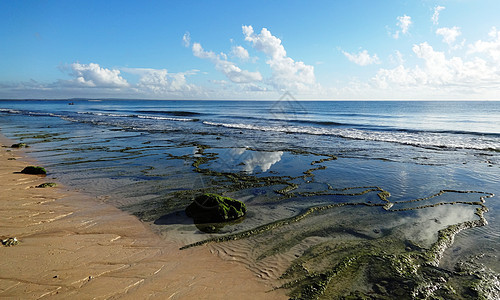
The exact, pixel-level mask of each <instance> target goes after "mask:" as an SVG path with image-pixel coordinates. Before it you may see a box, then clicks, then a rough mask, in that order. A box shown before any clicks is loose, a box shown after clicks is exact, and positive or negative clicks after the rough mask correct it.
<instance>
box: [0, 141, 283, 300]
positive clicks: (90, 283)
mask: <svg viewBox="0 0 500 300" xmlns="http://www.w3.org/2000/svg"><path fill="white" fill-rule="evenodd" d="M12 143H13V142H12V141H9V140H7V139H5V138H4V137H3V136H0V145H2V147H1V148H0V238H1V239H6V238H9V237H16V238H17V239H18V240H19V241H20V243H19V244H18V245H15V246H11V247H4V246H0V297H10V298H23V299H39V298H50V299H52V298H56V299H58V298H61V299H67V298H69V297H76V298H94V299H104V298H125V299H128V298H130V299H229V298H231V299H286V298H287V297H286V295H285V291H284V290H275V291H272V292H270V291H271V290H272V286H271V285H270V283H269V282H266V281H263V280H262V279H259V278H257V276H256V275H255V274H253V273H252V272H251V271H250V270H248V269H246V267H245V266H244V265H243V264H242V263H239V262H235V261H230V260H229V261H228V260H222V259H220V258H219V257H217V256H216V255H214V254H211V252H210V250H209V249H210V248H209V247H205V246H203V247H196V248H191V249H187V250H183V251H180V250H179V247H181V246H182V245H183V244H182V242H180V241H179V240H178V239H176V238H175V237H172V238H169V237H168V236H167V238H166V239H164V238H160V237H159V236H157V235H156V234H154V233H153V232H152V231H151V230H150V229H149V227H147V226H146V225H145V224H143V223H142V222H140V221H139V220H138V219H137V218H135V217H134V216H131V215H129V214H127V213H125V212H123V211H121V210H119V209H117V208H115V207H113V206H110V205H107V204H105V203H102V202H99V201H97V200H96V199H93V198H91V197H89V196H86V195H82V194H78V193H75V192H72V191H68V190H67V189H65V188H64V187H61V186H60V185H59V186H58V187H55V188H35V186H37V185H39V184H41V183H44V182H54V179H52V178H50V170H48V171H49V176H47V177H45V176H39V175H26V174H21V173H19V171H21V170H22V169H23V168H24V167H25V166H27V165H31V164H35V165H36V163H35V162H33V161H30V160H29V158H27V157H24V155H23V150H22V149H10V148H8V147H6V146H10V145H11V144H12ZM9 150H10V151H9ZM13 158H15V160H13Z"/></svg>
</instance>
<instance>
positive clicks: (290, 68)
mask: <svg viewBox="0 0 500 300" xmlns="http://www.w3.org/2000/svg"><path fill="white" fill-rule="evenodd" d="M242 30H243V34H244V36H245V40H246V41H248V42H250V43H252V47H253V48H255V49H256V50H258V51H261V52H263V53H264V54H266V56H267V57H268V60H267V61H266V63H267V64H268V65H269V66H270V68H271V70H272V77H271V78H270V79H269V83H270V84H271V85H272V86H273V87H275V88H276V89H279V90H293V91H308V90H311V89H312V88H315V87H317V86H318V85H317V84H316V78H315V76H314V67H313V66H310V65H306V64H305V63H304V62H302V61H294V60H293V59H292V58H290V57H288V56H287V53H286V51H285V48H284V47H283V45H282V44H281V40H280V39H279V38H277V37H275V36H273V35H272V34H271V32H270V31H269V30H267V29H266V28H262V30H261V32H260V33H259V34H256V33H255V32H254V29H253V27H252V26H242Z"/></svg>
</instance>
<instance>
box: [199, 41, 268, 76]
mask: <svg viewBox="0 0 500 300" xmlns="http://www.w3.org/2000/svg"><path fill="white" fill-rule="evenodd" d="M192 50H193V55H194V56H196V57H199V58H203V59H208V60H210V61H212V63H214V65H215V68H216V69H217V70H218V71H220V72H222V73H223V74H224V75H226V77H227V78H228V79H229V80H231V81H232V82H235V83H251V82H257V81H261V80H262V75H261V74H260V73H259V72H250V71H247V70H242V69H240V68H239V67H238V66H237V65H236V64H235V63H233V62H231V61H228V60H227V55H226V54H224V53H220V54H215V53H214V52H212V51H205V50H204V49H203V47H202V46H201V44H199V43H194V44H193V47H192Z"/></svg>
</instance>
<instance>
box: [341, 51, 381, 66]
mask: <svg viewBox="0 0 500 300" xmlns="http://www.w3.org/2000/svg"><path fill="white" fill-rule="evenodd" d="M342 53H344V55H345V57H347V59H349V60H350V61H352V62H353V63H355V64H357V65H360V66H367V65H371V64H379V63H380V59H379V58H378V56H377V54H373V56H370V54H368V51H367V50H363V51H361V52H359V53H357V54H356V53H349V52H346V51H342Z"/></svg>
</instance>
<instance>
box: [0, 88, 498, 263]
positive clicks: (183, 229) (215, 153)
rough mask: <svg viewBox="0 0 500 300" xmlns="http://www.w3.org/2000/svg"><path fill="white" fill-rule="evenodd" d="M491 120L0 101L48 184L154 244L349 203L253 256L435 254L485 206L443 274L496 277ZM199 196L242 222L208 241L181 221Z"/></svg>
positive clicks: (328, 109)
mask: <svg viewBox="0 0 500 300" xmlns="http://www.w3.org/2000/svg"><path fill="white" fill-rule="evenodd" d="M69 104H71V105H69ZM499 116H500V102H490V101H481V102H480V101H477V102H452V101H450V102H439V101H428V102H427V101H426V102H424V101H413V102H408V101H394V102H388V101H386V102H384V101H369V102H364V101H359V102H358V101H352V102H350V101H296V100H295V99H293V98H292V97H284V98H282V99H280V100H276V101H147V100H102V101H101V100H97V101H96V100H92V101H89V100H75V101H73V102H72V103H69V101H62V100H59V101H20V100H12V101H0V129H1V132H2V133H3V134H4V135H6V136H7V137H9V138H11V139H13V140H16V141H19V142H24V143H27V144H28V145H29V146H30V147H29V148H28V149H27V150H26V151H27V152H28V153H29V154H30V155H32V156H34V157H35V158H37V159H38V160H39V161H40V163H41V164H43V165H44V166H45V167H46V168H47V169H48V171H49V177H50V178H57V180H59V181H60V182H63V183H64V184H66V185H67V186H69V187H71V188H73V189H76V190H79V191H81V192H84V193H89V194H91V195H93V196H95V197H96V198H97V199H99V200H100V201H106V202H108V203H110V204H113V205H115V206H117V207H119V208H122V209H123V210H125V211H127V212H129V213H132V214H135V215H137V216H138V217H139V218H141V219H142V220H143V221H144V222H147V223H148V224H151V226H152V228H153V229H154V230H157V231H158V232H159V233H161V234H164V235H167V236H168V235H169V234H170V233H172V232H173V231H175V232H177V233H182V234H183V235H182V236H183V238H184V242H185V243H186V244H187V243H191V242H197V241H201V240H203V239H206V238H207V237H212V236H221V235H227V234H235V233H238V232H242V231H245V230H251V229H252V228H256V227H258V226H262V225H265V224H269V223H270V222H274V221H276V220H281V219H286V218H290V217H293V216H296V215H299V214H301V213H303V212H304V211H305V210H307V209H308V208H310V207H314V206H321V205H323V206H324V205H330V204H332V203H334V204H339V203H350V204H356V205H354V206H352V207H351V206H348V207H338V208H335V209H332V210H328V212H327V213H323V214H322V215H319V216H316V217H308V218H307V219H306V220H304V221H300V222H299V223H296V224H295V225H294V224H292V225H289V227H284V228H279V229H276V230H275V231H274V232H275V233H273V234H271V235H270V239H271V241H274V244H273V242H269V241H270V240H266V241H267V242H268V243H270V246H268V247H267V248H266V247H263V246H262V247H261V248H262V249H260V250H259V251H253V250H252V251H253V252H255V253H254V254H255V256H256V258H257V257H260V258H262V257H267V256H272V255H271V254H272V253H275V252H277V251H278V252H282V253H289V254H290V253H292V254H293V255H294V256H293V257H299V256H301V255H305V254H304V253H306V250H305V249H312V248H311V247H313V246H315V245H316V246H317V245H319V244H321V243H322V241H324V240H325V239H328V240H329V242H330V243H332V241H334V240H335V239H339V238H340V239H342V240H343V241H346V240H350V239H360V240H371V239H377V238H379V237H380V236H381V235H384V236H391V237H398V238H400V239H401V240H411V241H412V243H415V244H417V245H419V247H420V246H421V247H423V248H429V247H431V246H432V244H433V243H434V242H435V241H436V240H437V238H438V231H439V230H442V229H444V228H446V227H447V226H450V225H453V224H458V223H461V222H466V221H474V220H477V219H478V216H477V215H476V214H475V209H476V208H477V207H478V206H477V205H476V204H474V203H477V202H479V201H480V200H481V199H483V200H484V201H485V203H484V206H486V207H487V209H488V210H489V211H488V212H487V213H485V214H484V217H485V219H486V221H487V222H488V225H486V226H481V227H476V228H470V229H467V230H464V231H462V232H460V233H459V234H458V235H457V236H456V237H455V241H454V243H453V245H451V246H450V247H449V249H448V250H446V252H445V255H444V257H443V258H442V260H441V261H440V264H441V266H443V267H447V268H452V267H453V265H454V264H456V263H457V262H458V261H459V260H460V259H464V258H466V257H473V256H477V255H480V254H482V255H483V256H482V258H481V259H482V262H483V263H484V264H485V265H487V266H488V267H489V268H491V269H492V270H494V271H495V272H497V273H499V272H500V264H499V263H498V261H499V260H498V257H497V256H496V253H499V252H500V204H499V201H498V196H497V195H498V194H500V188H499V186H500V185H499V183H500V117H499ZM334 157H335V158H337V159H333V158H334ZM231 176H232V177H231ZM235 178H236V179H235ZM238 180H239V181H242V182H245V184H243V185H241V184H240V185H239V186H238V184H237V181H238ZM287 187H289V188H290V191H289V192H283V189H285V188H287ZM377 188H378V189H380V190H384V191H387V192H389V193H390V195H391V196H390V198H388V199H389V201H390V203H391V205H392V208H389V210H384V209H382V207H381V206H375V207H370V206H369V205H372V204H375V205H378V204H381V205H382V204H383V201H381V199H380V197H378V196H377V193H379V192H380V190H377ZM443 190H445V191H451V192H445V193H442V194H439V193H440V191H443ZM206 191H216V192H219V193H222V194H226V195H229V196H232V197H235V198H237V199H240V200H242V201H244V202H245V203H246V204H247V208H248V210H249V213H248V215H247V217H246V218H245V219H244V220H243V221H242V222H239V223H235V224H230V225H228V226H225V227H223V228H221V229H220V231H219V232H218V233H216V234H207V233H203V228H200V227H199V226H196V225H195V224H193V223H192V221H191V220H190V219H189V218H187V217H186V216H185V215H184V214H183V210H184V208H185V206H186V205H187V204H189V202H190V201H191V200H192V198H193V197H194V196H196V195H197V194H199V193H202V192H206ZM280 191H282V192H280ZM465 192H467V193H465ZM437 194H439V195H437ZM492 194H494V195H495V196H493V197H490V196H491V195H492ZM436 195H437V196H436ZM486 195H487V196H488V197H487V198H481V197H483V196H486ZM427 198H428V199H427ZM418 199H421V200H418ZM415 200H417V201H415ZM357 204H361V205H362V206H359V205H357ZM388 212H392V213H389V214H388ZM293 226H298V227H297V228H300V230H302V231H301V234H300V235H297V233H295V232H294V231H290V230H291V229H289V228H293ZM287 228H288V229H287ZM304 228H308V229H307V230H305V229H304ZM312 228H315V230H312ZM321 228H322V229H321ZM332 228H336V229H335V230H334V229H332ZM341 228H342V229H341ZM320 229H321V230H320ZM342 230H344V231H342ZM277 232H280V234H281V235H282V236H288V238H284V239H285V240H287V241H289V242H288V244H287V246H284V245H283V243H281V244H279V243H276V242H275V240H276V234H277ZM339 232H342V234H339ZM266 234H268V233H266ZM256 239H263V240H265V239H266V235H263V236H261V237H256ZM267 242H266V243H267ZM261 245H264V243H261ZM217 247H219V246H217ZM229 248H230V247H229ZM294 249H295V250H294ZM297 249H299V250H297ZM300 249H302V250H300ZM224 251H229V250H228V249H226V250H224ZM273 251H274V252H273ZM294 251H295V252H294ZM297 251H298V252H297ZM253 252H252V253H253ZM249 253H251V251H250V250H248V251H247V252H246V255H250V254H249ZM250 261H251V259H249V260H248V261H247V262H246V263H248V264H249V265H253V266H254V267H255V268H256V269H258V268H261V267H259V266H258V265H256V264H255V261H256V259H255V260H253V261H254V263H251V262H250ZM291 261H293V258H290V259H289V261H288V263H290V262H291Z"/></svg>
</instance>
